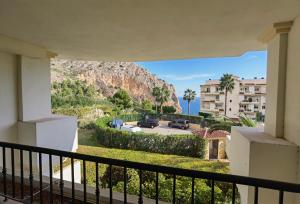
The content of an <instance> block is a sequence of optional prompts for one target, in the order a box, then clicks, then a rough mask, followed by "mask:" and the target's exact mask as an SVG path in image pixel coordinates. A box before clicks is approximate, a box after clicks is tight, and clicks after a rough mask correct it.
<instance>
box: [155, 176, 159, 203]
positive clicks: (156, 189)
mask: <svg viewBox="0 0 300 204" xmlns="http://www.w3.org/2000/svg"><path fill="white" fill-rule="evenodd" d="M155 177H156V178H155V201H156V204H158V196H159V192H158V182H159V181H158V172H155Z"/></svg>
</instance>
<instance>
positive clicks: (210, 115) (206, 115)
mask: <svg viewBox="0 0 300 204" xmlns="http://www.w3.org/2000/svg"><path fill="white" fill-rule="evenodd" d="M199 116H202V117H203V118H211V117H212V116H213V114H211V113H204V112H199Z"/></svg>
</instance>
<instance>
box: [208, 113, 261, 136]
mask: <svg viewBox="0 0 300 204" xmlns="http://www.w3.org/2000/svg"><path fill="white" fill-rule="evenodd" d="M256 125H257V123H256V121H255V120H252V119H251V118H249V117H248V116H246V115H244V114H242V115H240V116H239V120H238V121H235V120H232V119H230V118H224V120H221V121H216V123H214V124H213V125H211V127H210V128H209V132H213V131H216V130H225V131H227V132H231V126H245V127H256Z"/></svg>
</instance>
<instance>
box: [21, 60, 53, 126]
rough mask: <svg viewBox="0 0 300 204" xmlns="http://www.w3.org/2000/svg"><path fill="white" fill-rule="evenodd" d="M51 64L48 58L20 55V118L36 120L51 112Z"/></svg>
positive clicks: (47, 115)
mask: <svg viewBox="0 0 300 204" xmlns="http://www.w3.org/2000/svg"><path fill="white" fill-rule="evenodd" d="M49 66H50V61H49V59H48V58H30V57H24V56H20V57H19V67H18V71H19V73H18V74H19V99H20V100H19V119H20V120H22V121H29V120H36V119H40V118H44V117H49V115H50V114H51V95H50V94H51V93H50V91H51V83H50V67H49Z"/></svg>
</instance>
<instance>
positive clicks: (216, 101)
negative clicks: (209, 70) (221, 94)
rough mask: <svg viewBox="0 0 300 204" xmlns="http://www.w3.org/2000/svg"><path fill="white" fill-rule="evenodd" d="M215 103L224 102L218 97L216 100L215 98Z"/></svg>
mask: <svg viewBox="0 0 300 204" xmlns="http://www.w3.org/2000/svg"><path fill="white" fill-rule="evenodd" d="M215 103H219V104H220V103H221V104H222V103H224V101H221V100H220V99H218V100H215Z"/></svg>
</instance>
